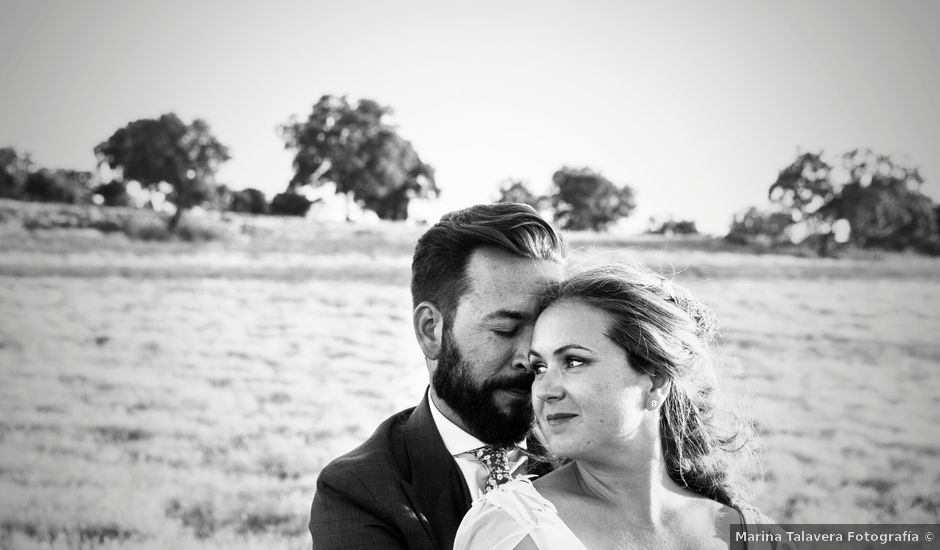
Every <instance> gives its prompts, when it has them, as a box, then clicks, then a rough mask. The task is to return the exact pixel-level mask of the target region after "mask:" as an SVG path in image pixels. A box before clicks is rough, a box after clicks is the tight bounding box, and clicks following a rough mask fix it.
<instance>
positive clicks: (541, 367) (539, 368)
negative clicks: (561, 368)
mask: <svg viewBox="0 0 940 550" xmlns="http://www.w3.org/2000/svg"><path fill="white" fill-rule="evenodd" d="M546 370H548V367H546V366H545V364H544V363H536V364H535V365H532V372H534V373H535V374H537V375H538V374H545V371H546Z"/></svg>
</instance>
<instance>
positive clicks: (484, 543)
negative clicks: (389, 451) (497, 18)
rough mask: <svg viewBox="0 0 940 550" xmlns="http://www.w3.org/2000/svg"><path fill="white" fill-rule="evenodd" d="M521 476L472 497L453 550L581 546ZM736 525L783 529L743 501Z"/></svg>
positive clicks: (758, 548) (755, 547)
mask: <svg viewBox="0 0 940 550" xmlns="http://www.w3.org/2000/svg"><path fill="white" fill-rule="evenodd" d="M533 477H535V476H522V477H518V478H516V479H513V480H512V481H510V482H508V483H506V484H504V485H502V486H500V487H498V488H496V489H494V490H492V491H490V492H489V493H486V494H485V495H483V496H482V497H480V498H478V499H477V500H476V501H474V503H473V506H472V507H471V508H470V511H468V512H467V515H466V516H464V519H463V521H462V522H461V523H460V527H459V528H458V529H457V536H456V538H455V540H454V550H513V549H514V548H515V547H516V545H517V544H519V543H520V542H522V541H523V540H524V539H525V538H526V537H527V536H528V537H531V538H532V542H534V543H535V546H536V547H537V548H539V550H587V547H586V546H585V545H584V543H582V542H581V541H580V540H578V537H576V536H575V534H574V533H572V532H571V529H569V528H568V526H567V525H565V523H564V522H563V521H562V520H561V518H559V517H558V510H557V509H556V508H555V505H553V504H552V503H551V502H549V501H548V499H546V498H545V497H543V496H542V495H540V494H539V492H538V491H536V490H535V487H534V486H533V485H532V481H531V480H530V479H529V478H533ZM735 509H737V510H738V513H739V514H740V515H741V523H742V524H744V525H745V528H747V529H748V530H749V531H750V530H751V529H752V528H757V527H764V528H766V527H767V526H773V531H774V532H777V533H780V534H781V535H782V534H783V530H782V529H781V528H780V527H779V526H777V525H776V524H775V522H774V521H773V520H771V519H770V518H768V517H767V516H765V515H764V514H762V513H761V512H760V511H758V510H757V509H756V508H753V507H751V506H748V505H740V506H735ZM735 547H736V548H737V547H741V548H747V549H749V550H762V549H765V548H766V549H771V550H786V549H793V548H795V546H793V545H791V544H790V543H788V542H782V543H776V542H768V543H756V544H755V543H746V544H742V545H740V546H735Z"/></svg>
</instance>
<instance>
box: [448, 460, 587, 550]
mask: <svg viewBox="0 0 940 550" xmlns="http://www.w3.org/2000/svg"><path fill="white" fill-rule="evenodd" d="M529 477H532V476H522V477H518V478H516V479H513V480H512V481H510V482H508V483H506V484H504V485H502V486H500V487H498V488H496V489H493V490H492V491H490V492H489V493H486V494H485V495H483V496H482V497H480V498H479V499H477V500H476V502H474V503H473V506H472V507H471V508H470V511H469V512H467V515H466V516H464V519H463V522H461V524H460V528H459V529H457V537H456V539H455V540H454V550H484V549H485V550H491V549H492V550H512V549H513V548H515V547H516V545H517V544H519V543H520V542H522V540H523V539H525V538H526V537H527V536H528V537H531V538H532V541H533V542H534V543H535V545H536V546H537V547H538V548H540V549H545V550H551V549H562V548H563V549H565V550H587V547H586V546H584V544H582V543H581V541H580V540H578V537H576V536H574V533H572V532H571V530H570V529H568V526H567V525H565V523H564V522H563V521H561V518H559V517H558V511H557V510H556V509H555V506H554V505H553V504H552V503H551V502H549V501H548V500H547V499H546V498H545V497H543V496H542V495H540V494H539V492H538V491H536V490H535V487H534V486H533V485H532V482H531V481H530V480H529V479H528V478H529Z"/></svg>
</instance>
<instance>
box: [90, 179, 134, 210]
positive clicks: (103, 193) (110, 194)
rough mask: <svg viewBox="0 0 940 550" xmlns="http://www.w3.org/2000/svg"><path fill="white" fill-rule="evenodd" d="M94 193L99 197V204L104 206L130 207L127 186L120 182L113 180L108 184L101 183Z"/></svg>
mask: <svg viewBox="0 0 940 550" xmlns="http://www.w3.org/2000/svg"><path fill="white" fill-rule="evenodd" d="M94 193H95V194H96V195H98V196H99V197H101V203H102V204H104V205H105V206H130V205H131V196H130V195H129V194H128V193H127V186H126V185H124V182H122V181H118V180H115V179H113V180H111V181H109V182H108V183H102V184H101V185H99V186H98V187H95V190H94Z"/></svg>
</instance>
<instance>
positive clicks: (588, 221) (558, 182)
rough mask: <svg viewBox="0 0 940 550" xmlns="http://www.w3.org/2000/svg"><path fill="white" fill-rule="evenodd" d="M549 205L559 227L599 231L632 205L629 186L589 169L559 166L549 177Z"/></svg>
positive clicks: (625, 215)
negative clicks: (621, 184) (618, 185)
mask: <svg viewBox="0 0 940 550" xmlns="http://www.w3.org/2000/svg"><path fill="white" fill-rule="evenodd" d="M550 200H551V204H552V208H554V210H555V221H556V222H557V223H558V224H559V226H560V227H561V228H562V229H593V230H595V231H601V230H604V229H606V228H607V226H608V225H610V224H611V223H613V222H615V221H617V220H619V219H621V218H625V217H627V216H629V215H630V213H631V212H632V211H633V209H634V208H636V201H635V200H634V196H633V189H631V188H630V187H629V186H627V185H624V186H623V187H617V186H616V185H614V184H613V182H611V181H610V180H608V179H607V178H605V177H604V176H603V175H601V174H600V173H598V172H594V171H593V170H591V169H590V168H569V167H563V168H561V169H560V170H558V171H557V172H555V174H554V175H553V176H552V193H551V196H550Z"/></svg>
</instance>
